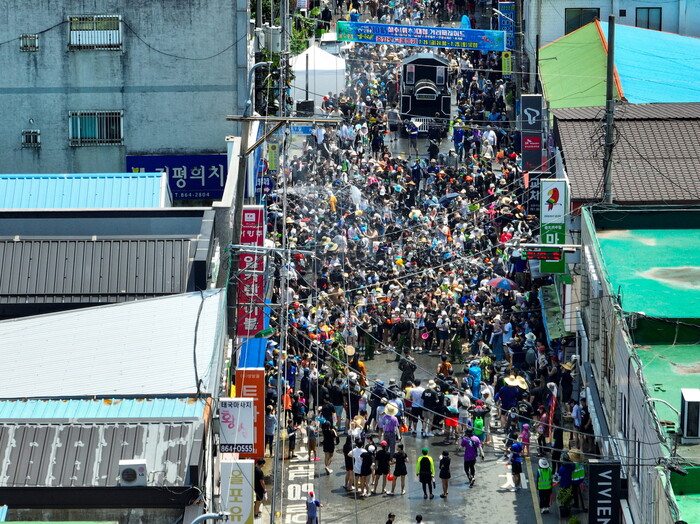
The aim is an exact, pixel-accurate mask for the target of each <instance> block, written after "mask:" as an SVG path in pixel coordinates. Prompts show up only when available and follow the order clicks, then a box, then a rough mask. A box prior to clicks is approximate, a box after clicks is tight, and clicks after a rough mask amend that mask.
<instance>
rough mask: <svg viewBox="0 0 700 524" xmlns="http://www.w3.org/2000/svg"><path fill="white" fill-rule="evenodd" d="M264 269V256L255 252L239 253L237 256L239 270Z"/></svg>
mask: <svg viewBox="0 0 700 524" xmlns="http://www.w3.org/2000/svg"><path fill="white" fill-rule="evenodd" d="M264 269H265V257H264V256H263V255H261V254H255V253H241V254H240V255H239V256H238V270H239V271H248V272H250V271H263V270H264Z"/></svg>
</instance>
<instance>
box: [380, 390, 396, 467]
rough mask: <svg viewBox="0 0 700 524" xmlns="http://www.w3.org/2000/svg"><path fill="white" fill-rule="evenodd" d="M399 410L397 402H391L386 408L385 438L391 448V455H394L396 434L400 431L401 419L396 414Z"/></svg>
mask: <svg viewBox="0 0 700 524" xmlns="http://www.w3.org/2000/svg"><path fill="white" fill-rule="evenodd" d="M398 412H399V408H398V406H397V405H396V403H395V402H389V403H388V404H387V405H386V407H385V408H384V415H382V417H383V423H384V424H383V425H384V432H383V435H384V439H385V440H386V442H387V447H388V450H389V456H390V457H393V456H394V450H395V447H396V434H397V432H398V431H399V419H398V418H396V415H397V414H398Z"/></svg>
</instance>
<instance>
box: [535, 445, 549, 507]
mask: <svg viewBox="0 0 700 524" xmlns="http://www.w3.org/2000/svg"><path fill="white" fill-rule="evenodd" d="M538 466H539V467H538V468H537V474H536V477H535V478H536V480H535V482H536V483H537V495H538V498H539V503H540V504H539V505H540V513H549V506H551V505H552V468H551V466H550V465H549V461H548V460H547V459H546V458H541V459H540V460H539V462H538Z"/></svg>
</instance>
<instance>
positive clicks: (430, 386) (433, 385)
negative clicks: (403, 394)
mask: <svg viewBox="0 0 700 524" xmlns="http://www.w3.org/2000/svg"><path fill="white" fill-rule="evenodd" d="M436 387H437V384H436V383H435V381H434V380H433V379H430V380H429V381H428V388H430V389H433V388H436Z"/></svg>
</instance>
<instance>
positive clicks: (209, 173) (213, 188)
mask: <svg viewBox="0 0 700 524" xmlns="http://www.w3.org/2000/svg"><path fill="white" fill-rule="evenodd" d="M227 166H228V161H227V160H226V155H143V156H139V155H127V157H126V170H127V172H131V173H134V172H141V173H165V174H166V175H168V183H169V184H170V192H171V193H172V195H173V199H174V200H186V199H199V198H204V199H213V200H218V199H220V198H221V197H222V196H223V194H224V186H225V185H226V174H227Z"/></svg>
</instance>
